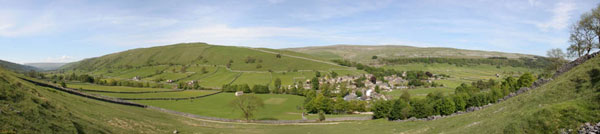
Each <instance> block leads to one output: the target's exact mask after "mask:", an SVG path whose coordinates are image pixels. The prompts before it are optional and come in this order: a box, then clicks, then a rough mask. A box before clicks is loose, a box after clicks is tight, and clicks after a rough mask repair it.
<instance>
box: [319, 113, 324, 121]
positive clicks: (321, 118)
mask: <svg viewBox="0 0 600 134" xmlns="http://www.w3.org/2000/svg"><path fill="white" fill-rule="evenodd" d="M319 121H325V112H323V111H319Z"/></svg>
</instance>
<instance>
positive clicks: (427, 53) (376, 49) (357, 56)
mask: <svg viewBox="0 0 600 134" xmlns="http://www.w3.org/2000/svg"><path fill="white" fill-rule="evenodd" d="M285 50H290V51H295V52H300V53H305V54H309V55H313V56H315V57H323V58H326V59H329V60H332V59H348V60H352V61H356V62H362V63H370V62H372V61H373V60H372V59H371V58H372V57H373V56H377V57H379V58H388V59H393V58H422V57H444V58H488V57H507V58H519V57H529V58H531V57H534V56H533V55H525V54H516V53H503V52H494V51H479V50H465V49H455V48H442V47H412V46H399V45H381V46H375V45H374V46H371V45H332V46H318V47H302V48H287V49H285Z"/></svg>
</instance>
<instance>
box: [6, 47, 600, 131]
mask: <svg viewBox="0 0 600 134" xmlns="http://www.w3.org/2000/svg"><path fill="white" fill-rule="evenodd" d="M18 77H25V76H20V75H17V74H15V73H12V72H9V71H6V70H4V69H0V87H1V88H0V92H1V93H2V94H0V103H1V104H2V105H0V108H1V110H2V112H1V113H0V114H2V116H0V118H1V119H2V120H3V121H2V122H1V124H0V126H1V128H0V129H1V130H2V132H7V133H11V132H19V133H76V132H77V133H167V132H172V131H173V130H178V131H180V132H184V133H188V132H189V133H192V132H202V133H374V132H376V133H556V132H557V131H559V130H560V129H562V128H572V129H575V128H577V126H579V124H581V123H583V122H598V121H600V120H598V119H600V104H599V103H598V102H600V90H599V88H600V81H599V80H600V58H598V57H596V58H592V59H590V60H588V61H587V62H585V63H584V64H581V65H579V66H577V67H575V68H574V69H572V70H570V71H568V72H566V73H564V74H563V75H561V76H559V77H557V78H556V79H555V80H554V81H551V82H549V83H547V84H545V85H543V86H541V87H539V88H537V89H533V90H530V91H528V92H526V93H524V94H521V95H519V96H516V97H513V98H511V99H509V100H507V101H504V102H501V103H499V104H494V105H491V106H489V107H486V108H484V109H483V110H479V111H475V112H471V113H466V114H462V115H456V116H451V117H446V118H441V119H437V120H433V121H405V122H389V121H386V120H372V121H355V122H339V123H336V122H334V123H323V124H321V123H313V124H303V125H298V124H287V125H269V124H244V123H221V122H212V121H202V120H195V119H190V118H185V117H180V116H174V115H170V114H165V113H161V112H158V111H154V110H149V109H143V108H137V107H130V106H122V105H117V104H111V103H106V102H99V101H96V100H91V99H87V98H83V97H79V96H75V95H71V94H67V93H64V92H60V91H56V90H54V89H50V88H44V87H39V86H36V85H33V84H31V83H28V82H26V81H23V80H20V79H19V78H18ZM9 120H10V121H9ZM33 120H36V121H33Z"/></svg>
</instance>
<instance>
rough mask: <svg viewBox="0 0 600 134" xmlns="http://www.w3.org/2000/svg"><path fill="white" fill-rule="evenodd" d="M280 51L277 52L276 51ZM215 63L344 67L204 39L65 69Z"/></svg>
mask: <svg viewBox="0 0 600 134" xmlns="http://www.w3.org/2000/svg"><path fill="white" fill-rule="evenodd" d="M278 54H279V55H278ZM198 64H201V65H217V66H230V68H231V69H232V70H240V71H269V70H271V71H288V70H330V69H343V68H345V67H342V66H338V65H337V64H334V63H330V62H328V61H322V60H317V59H312V58H311V57H303V56H302V55H300V54H296V55H291V54H285V53H281V54H280V53H279V52H277V51H271V50H269V49H255V48H246V47H234V46H218V45H209V44H205V43H184V44H175V45H168V46H159V47H151V48H139V49H133V50H128V51H124V52H119V53H113V54H109V55H105V56H101V57H96V58H90V59H85V60H83V61H80V62H76V63H71V64H67V65H65V66H64V67H63V68H65V69H79V70H99V69H129V68H135V67H147V66H158V65H183V66H189V65H198Z"/></svg>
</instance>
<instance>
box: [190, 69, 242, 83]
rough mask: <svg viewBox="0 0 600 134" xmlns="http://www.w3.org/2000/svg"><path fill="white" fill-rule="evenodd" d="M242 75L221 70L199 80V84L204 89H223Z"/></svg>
mask: <svg viewBox="0 0 600 134" xmlns="http://www.w3.org/2000/svg"><path fill="white" fill-rule="evenodd" d="M238 75H240V73H235V72H230V71H228V70H226V69H225V68H220V69H219V70H218V71H217V72H215V73H214V74H210V75H209V76H207V77H205V78H203V79H200V80H198V83H199V84H200V85H201V86H203V87H209V88H221V87H222V86H223V85H225V84H229V83H231V82H233V81H234V80H235V79H236V78H237V77H238Z"/></svg>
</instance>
